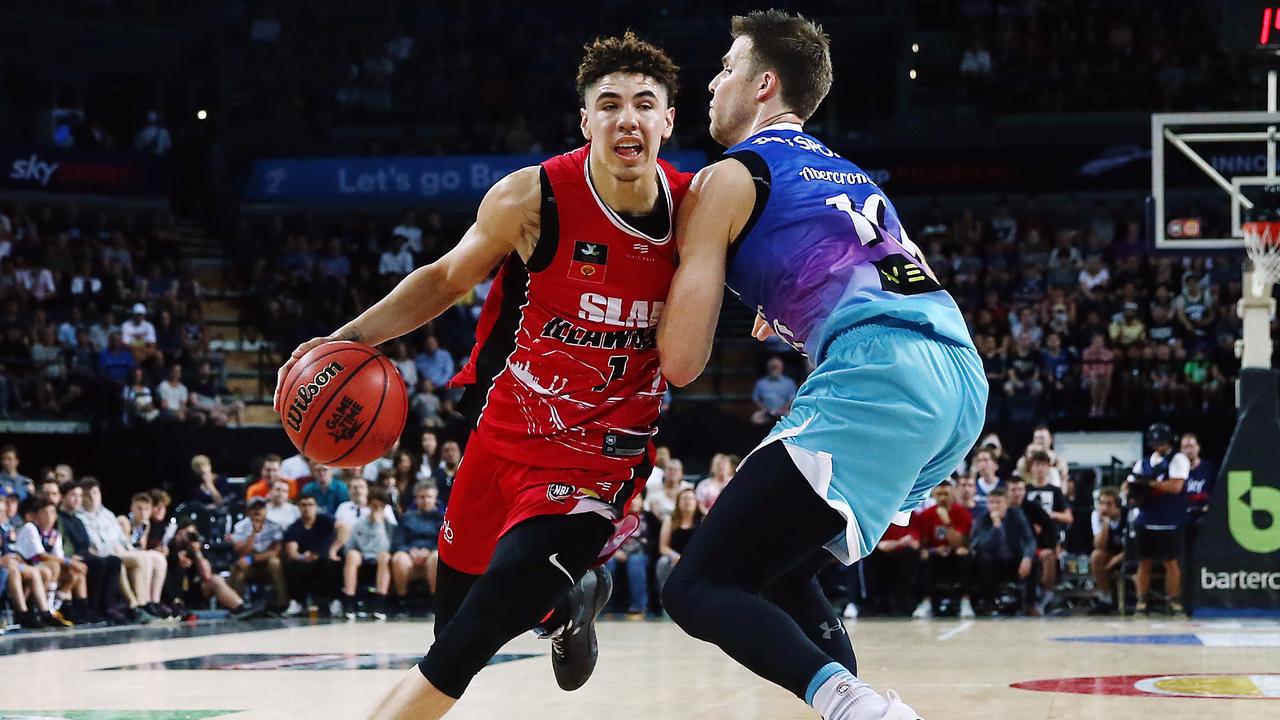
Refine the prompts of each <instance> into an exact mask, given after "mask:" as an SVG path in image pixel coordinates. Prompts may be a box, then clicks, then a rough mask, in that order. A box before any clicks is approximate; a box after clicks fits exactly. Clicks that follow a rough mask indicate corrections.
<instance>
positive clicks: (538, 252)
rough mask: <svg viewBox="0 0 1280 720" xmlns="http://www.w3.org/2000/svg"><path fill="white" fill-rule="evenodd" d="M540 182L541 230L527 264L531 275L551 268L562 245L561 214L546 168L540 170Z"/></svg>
mask: <svg viewBox="0 0 1280 720" xmlns="http://www.w3.org/2000/svg"><path fill="white" fill-rule="evenodd" d="M538 180H539V182H540V183H541V185H542V207H541V209H540V210H539V213H540V215H541V219H540V220H539V225H540V227H541V230H540V231H539V233H538V243H537V244H536V245H534V246H533V254H532V255H530V256H529V262H527V263H525V267H527V268H528V269H529V272H531V273H536V272H542V271H543V270H546V269H547V268H548V267H550V266H551V261H552V260H555V259H556V248H557V247H558V246H559V245H560V212H559V210H558V208H557V206H556V195H555V191H553V190H552V189H551V179H550V178H548V177H547V168H546V167H539V168H538Z"/></svg>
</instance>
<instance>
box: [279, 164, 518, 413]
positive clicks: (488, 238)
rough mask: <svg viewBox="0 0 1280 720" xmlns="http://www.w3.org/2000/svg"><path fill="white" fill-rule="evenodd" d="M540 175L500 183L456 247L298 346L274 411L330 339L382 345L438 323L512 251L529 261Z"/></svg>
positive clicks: (282, 370)
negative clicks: (292, 377) (303, 364)
mask: <svg viewBox="0 0 1280 720" xmlns="http://www.w3.org/2000/svg"><path fill="white" fill-rule="evenodd" d="M539 172H540V171H539V169H538V168H537V167H527V168H523V169H521V170H517V171H516V172H514V173H511V174H510V175H508V176H506V177H505V178H503V179H502V180H500V181H498V183H497V184H496V185H494V186H493V187H492V188H489V192H487V193H485V196H484V200H482V201H481V202H480V209H479V210H478V211H476V221H475V223H474V224H472V226H471V228H470V229H468V230H467V232H466V234H464V235H463V236H462V240H461V241H459V242H458V245H457V247H455V248H453V249H452V250H450V251H449V252H448V253H446V254H445V256H444V257H442V258H440V259H439V260H437V261H435V262H433V263H431V264H430V265H424V266H422V267H420V268H418V269H417V270H414V271H413V272H411V273H409V274H408V275H406V276H405V278H404V279H403V280H401V281H400V284H398V285H396V286H395V288H393V289H392V290H391V292H389V293H387V296H386V297H384V298H382V299H381V300H379V301H378V302H377V303H375V304H374V305H373V306H372V307H370V308H369V309H368V310H365V311H364V312H363V313H361V314H360V316H359V317H357V318H356V319H355V320H352V321H351V322H349V323H347V324H346V325H343V326H342V327H340V328H338V329H337V330H336V331H335V332H334V333H333V334H331V335H329V336H327V337H319V338H312V339H311V340H308V341H306V342H304V343H302V344H301V345H299V346H298V347H297V348H296V349H295V350H294V351H293V353H292V354H291V355H290V357H289V359H288V360H287V361H286V362H285V364H284V365H283V366H281V367H280V371H279V372H278V373H277V375H276V392H275V403H274V404H275V409H276V412H279V411H280V393H281V389H280V386H281V384H282V383H283V382H284V379H285V377H286V376H288V374H289V370H290V369H292V368H293V365H294V363H296V362H297V361H298V359H299V358H301V357H302V356H303V355H305V354H307V352H308V351H310V350H311V349H312V348H314V347H316V346H317V345H320V344H322V343H325V342H329V341H331V340H354V341H356V342H362V343H364V344H366V345H371V346H375V345H381V344H382V343H384V342H386V341H388V340H391V339H393V338H397V337H400V336H401V335H404V334H405V333H408V332H412V331H414V330H417V329H418V328H420V327H422V326H423V325H425V324H426V323H428V322H430V321H431V320H433V319H435V318H436V317H437V316H439V315H440V313H442V312H444V311H445V310H446V309H448V308H449V307H450V306H451V305H453V304H454V303H455V302H457V300H458V298H460V297H462V296H463V295H464V294H465V293H466V292H467V291H469V290H471V288H473V287H475V286H476V284H477V283H479V282H480V281H481V280H484V279H485V277H486V276H488V274H489V272H490V271H491V270H493V268H494V266H496V265H497V264H498V263H499V262H501V261H502V259H503V258H505V257H506V256H507V255H508V254H510V253H511V252H513V251H515V252H519V253H520V255H521V257H523V258H524V259H526V260H527V259H528V258H529V255H530V254H531V253H532V252H533V245H534V243H535V242H536V241H537V238H538V231H539V221H540V212H541V201H542V194H541V180H540V177H539Z"/></svg>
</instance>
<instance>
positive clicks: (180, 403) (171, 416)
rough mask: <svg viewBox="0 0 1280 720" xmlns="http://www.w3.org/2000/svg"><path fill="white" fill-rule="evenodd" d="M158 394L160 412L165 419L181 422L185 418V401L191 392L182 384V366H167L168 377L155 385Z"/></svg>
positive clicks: (189, 397)
mask: <svg viewBox="0 0 1280 720" xmlns="http://www.w3.org/2000/svg"><path fill="white" fill-rule="evenodd" d="M156 394H157V395H159V396H160V414H161V417H163V418H165V419H167V420H175V421H177V422H182V421H184V420H186V419H187V403H188V402H189V401H190V399H191V393H189V392H188V391H187V386H186V385H183V384H182V366H181V365H178V364H176V363H175V364H174V365H172V366H170V368H169V377H167V378H165V379H164V382H162V383H160V384H159V385H158V386H157V387H156Z"/></svg>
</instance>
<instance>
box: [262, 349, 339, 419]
mask: <svg viewBox="0 0 1280 720" xmlns="http://www.w3.org/2000/svg"><path fill="white" fill-rule="evenodd" d="M331 340H337V338H335V337H332V336H330V337H317V338H311V339H310V340H308V341H306V342H304V343H302V344H301V345H299V346H298V347H297V348H295V349H294V351H293V353H292V354H290V355H289V359H288V360H286V361H285V363H284V365H281V366H280V370H279V371H278V372H277V373H276V393H275V398H274V400H272V404H271V406H272V407H273V408H275V411H276V412H277V413H278V412H280V395H281V394H282V393H283V392H284V379H285V378H286V377H289V371H290V370H292V369H293V366H294V365H296V364H297V363H298V360H299V359H300V358H301V357H302V356H303V355H306V354H307V353H308V352H310V351H311V349H312V348H314V347H316V346H318V345H323V344H325V343H327V342H329V341H331Z"/></svg>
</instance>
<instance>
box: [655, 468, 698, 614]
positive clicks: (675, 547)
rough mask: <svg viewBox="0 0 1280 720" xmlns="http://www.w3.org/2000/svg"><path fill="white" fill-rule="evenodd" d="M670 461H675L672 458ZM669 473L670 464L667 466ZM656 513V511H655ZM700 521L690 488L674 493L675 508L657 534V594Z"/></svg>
mask: <svg viewBox="0 0 1280 720" xmlns="http://www.w3.org/2000/svg"><path fill="white" fill-rule="evenodd" d="M672 462H676V461H675V460H673V461H672ZM667 472H668V475H669V474H670V465H668V468H667ZM655 514H656V513H655ZM701 523H702V510H701V509H699V508H698V496H697V495H696V494H695V493H694V492H693V489H692V488H687V487H686V488H684V489H683V490H681V491H680V492H679V494H677V495H676V503H675V509H674V510H672V512H671V515H669V516H668V517H667V519H666V520H663V521H662V529H661V530H660V532H659V534H658V552H659V553H661V554H660V555H659V556H658V565H657V568H656V569H655V571H654V573H655V576H656V579H657V581H658V587H657V591H658V595H659V596H661V595H662V588H663V586H664V585H666V584H667V578H668V577H670V576H671V571H672V570H675V568H676V564H677V563H679V562H680V555H681V554H682V553H683V552H684V549H685V548H686V547H688V545H689V539H690V538H692V537H693V533H694V531H695V530H697V529H698V525H699V524H701Z"/></svg>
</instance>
